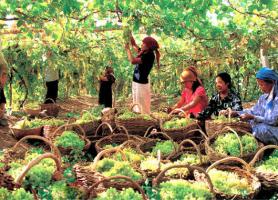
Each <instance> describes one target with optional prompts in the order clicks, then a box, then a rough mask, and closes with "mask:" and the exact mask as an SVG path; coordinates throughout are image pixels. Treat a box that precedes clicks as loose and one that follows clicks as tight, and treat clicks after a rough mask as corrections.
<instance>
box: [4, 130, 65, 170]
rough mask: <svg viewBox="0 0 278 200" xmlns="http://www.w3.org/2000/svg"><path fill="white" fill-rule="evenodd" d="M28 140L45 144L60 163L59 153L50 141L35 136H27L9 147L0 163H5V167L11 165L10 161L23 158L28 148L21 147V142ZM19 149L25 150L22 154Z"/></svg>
mask: <svg viewBox="0 0 278 200" xmlns="http://www.w3.org/2000/svg"><path fill="white" fill-rule="evenodd" d="M28 139H35V140H41V141H43V142H44V143H45V144H47V145H48V146H49V147H50V150H51V152H52V153H53V154H54V155H55V156H56V158H57V159H58V160H59V161H61V154H60V151H59V150H58V148H57V147H56V146H55V145H54V144H53V143H52V142H51V141H50V140H48V139H46V138H44V137H41V136H37V135H28V136H25V137H23V138H21V139H20V140H19V141H18V142H17V143H15V145H14V146H13V147H11V148H10V149H9V150H8V151H6V152H5V153H4V156H3V158H4V159H3V160H1V162H3V163H5V166H6V167H7V166H8V165H9V164H10V163H11V161H12V160H13V159H15V158H22V157H24V156H25V152H26V150H28V148H26V147H25V146H24V145H22V142H23V141H25V140H28ZM19 147H23V148H24V149H25V150H24V152H22V151H20V149H19ZM6 167H5V168H6ZM7 168H9V167H7Z"/></svg>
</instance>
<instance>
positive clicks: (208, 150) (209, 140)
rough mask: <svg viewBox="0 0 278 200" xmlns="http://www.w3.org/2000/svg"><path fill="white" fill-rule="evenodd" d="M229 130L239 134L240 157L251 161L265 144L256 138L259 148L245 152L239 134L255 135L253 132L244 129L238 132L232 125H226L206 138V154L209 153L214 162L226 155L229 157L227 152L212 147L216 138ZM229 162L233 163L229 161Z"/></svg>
mask: <svg viewBox="0 0 278 200" xmlns="http://www.w3.org/2000/svg"><path fill="white" fill-rule="evenodd" d="M227 131H231V132H232V133H234V134H235V135H236V136H237V139H238V141H239V144H240V156H239V158H241V159H243V160H245V161H247V162H249V161H251V159H252V158H253V157H254V155H255V154H256V152H257V151H258V150H259V149H260V148H261V147H262V146H263V144H262V143H259V142H258V141H257V140H256V143H257V146H258V148H257V150H256V151H255V152H252V153H248V154H243V147H242V143H241V140H240V138H239V135H240V136H241V135H246V134H247V135H250V136H252V137H253V135H252V134H250V133H248V132H246V131H244V130H239V129H238V130H237V132H236V131H235V130H233V129H232V128H230V127H225V128H224V129H222V130H221V131H219V132H217V133H216V134H214V135H213V136H212V137H209V138H207V139H206V141H205V150H206V154H207V155H208V157H209V160H210V161H211V162H212V163H213V162H216V161H217V160H221V159H223V158H225V157H227V155H225V154H221V153H218V152H217V151H215V150H214V149H213V147H212V144H213V143H214V141H215V140H216V138H217V137H218V136H219V135H221V134H224V133H226V132H227ZM229 164H232V162H231V163H229Z"/></svg>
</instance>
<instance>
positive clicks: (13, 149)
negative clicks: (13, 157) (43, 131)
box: [11, 135, 62, 162]
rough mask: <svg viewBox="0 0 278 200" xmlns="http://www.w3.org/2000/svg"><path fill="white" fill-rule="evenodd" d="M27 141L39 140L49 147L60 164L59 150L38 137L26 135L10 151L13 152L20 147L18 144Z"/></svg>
mask: <svg viewBox="0 0 278 200" xmlns="http://www.w3.org/2000/svg"><path fill="white" fill-rule="evenodd" d="M28 139H37V140H41V141H44V142H45V143H46V144H48V145H49V146H50V149H51V151H52V152H53V154H54V155H56V157H57V158H58V159H59V161H60V162H61V160H62V159H61V154H60V151H59V149H58V148H57V147H56V146H55V145H54V144H53V143H52V142H51V141H50V140H48V139H46V138H44V137H41V136H38V135H27V136H25V137H23V138H21V139H20V140H19V141H18V142H17V143H15V145H14V146H13V147H12V148H11V150H12V151H15V150H16V148H17V147H18V146H19V145H20V143H22V142H23V141H24V140H28Z"/></svg>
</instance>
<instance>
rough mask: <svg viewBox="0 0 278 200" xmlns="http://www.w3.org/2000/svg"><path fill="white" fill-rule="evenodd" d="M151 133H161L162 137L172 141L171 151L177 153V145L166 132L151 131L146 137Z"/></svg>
mask: <svg viewBox="0 0 278 200" xmlns="http://www.w3.org/2000/svg"><path fill="white" fill-rule="evenodd" d="M152 135H162V136H163V137H164V138H166V139H167V140H170V141H171V142H172V143H173V146H174V151H173V152H172V153H177V152H178V150H177V147H176V145H175V142H174V141H173V139H172V138H171V137H170V136H169V135H167V134H166V133H163V132H157V131H156V132H151V133H150V134H149V135H148V137H150V136H152ZM170 155H171V154H170Z"/></svg>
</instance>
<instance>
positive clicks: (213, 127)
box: [205, 115, 251, 137]
mask: <svg viewBox="0 0 278 200" xmlns="http://www.w3.org/2000/svg"><path fill="white" fill-rule="evenodd" d="M205 126H206V132H207V134H208V136H209V137H210V136H213V135H214V134H215V133H216V132H218V131H220V130H222V129H223V128H224V127H226V126H229V127H231V128H233V129H234V130H237V129H241V130H244V131H246V132H251V126H250V124H249V123H248V122H243V121H240V119H239V118H231V117H225V116H224V115H219V116H217V117H214V118H213V119H212V120H206V124H205Z"/></svg>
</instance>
